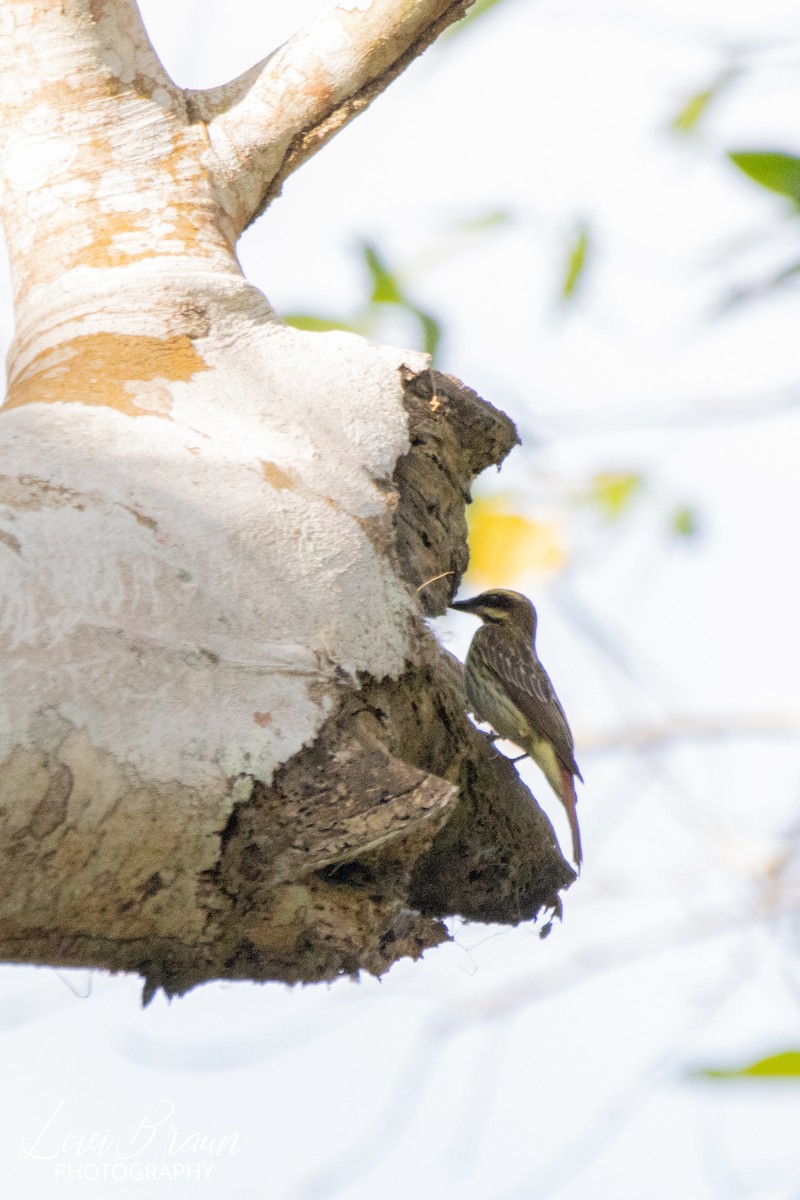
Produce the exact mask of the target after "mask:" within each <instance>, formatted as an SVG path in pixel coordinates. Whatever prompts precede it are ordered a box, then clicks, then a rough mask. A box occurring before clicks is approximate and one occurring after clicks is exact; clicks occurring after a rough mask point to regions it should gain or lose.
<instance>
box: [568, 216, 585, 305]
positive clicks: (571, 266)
mask: <svg viewBox="0 0 800 1200" xmlns="http://www.w3.org/2000/svg"><path fill="white" fill-rule="evenodd" d="M588 253H589V230H588V228H587V227H586V225H579V226H578V228H577V229H576V231H575V234H574V236H573V239H572V243H571V245H570V247H569V253H568V254H567V265H566V269H565V271H564V279H563V281H562V284H561V299H562V300H571V299H573V297H574V296H575V293H576V291H577V288H578V284H579V283H580V281H581V279H582V278H583V272H584V268H585V267H586V258H587V255H588Z"/></svg>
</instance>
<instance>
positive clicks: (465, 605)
mask: <svg viewBox="0 0 800 1200" xmlns="http://www.w3.org/2000/svg"><path fill="white" fill-rule="evenodd" d="M448 608H455V609H458V611H459V612H468V613H474V612H477V611H478V609H479V608H480V599H479V597H478V596H473V597H472V599H471V600H453V601H452V602H451V603H450V604H449V605H448Z"/></svg>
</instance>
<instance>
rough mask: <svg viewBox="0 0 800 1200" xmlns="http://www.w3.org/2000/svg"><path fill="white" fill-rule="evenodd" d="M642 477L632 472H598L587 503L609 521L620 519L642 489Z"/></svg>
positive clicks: (592, 483)
mask: <svg viewBox="0 0 800 1200" xmlns="http://www.w3.org/2000/svg"><path fill="white" fill-rule="evenodd" d="M642 483H643V481H642V477H641V475H637V474H635V473H634V472H632V471H600V472H598V474H597V475H595V477H594V479H593V480H592V482H591V486H590V489H589V497H588V499H589V502H590V503H591V504H593V505H594V506H595V507H596V508H599V509H600V510H601V511H602V512H603V514H604V516H606V517H608V519H609V520H610V521H614V520H617V518H618V517H621V516H622V514H623V513H624V512H625V510H626V509H627V508H629V507H630V504H631V502H632V501H633V498H634V496H635V495H636V494H637V492H639V491H640V489H641V487H642Z"/></svg>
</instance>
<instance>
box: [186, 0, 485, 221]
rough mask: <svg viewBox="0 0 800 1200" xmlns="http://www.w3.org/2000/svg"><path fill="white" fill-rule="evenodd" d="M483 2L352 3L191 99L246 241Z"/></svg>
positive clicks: (412, 0) (190, 94) (384, 0)
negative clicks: (287, 184)
mask: <svg viewBox="0 0 800 1200" xmlns="http://www.w3.org/2000/svg"><path fill="white" fill-rule="evenodd" d="M472 3H473V0H371V2H370V0H349V3H347V4H345V3H340V4H338V5H336V6H335V7H333V8H332V9H331V10H330V11H329V12H327V13H326V14H324V16H322V17H321V18H320V19H319V20H317V21H315V22H314V23H313V24H311V25H309V26H308V27H307V28H306V29H303V30H301V31H300V32H298V33H297V34H295V35H294V37H292V38H290V39H289V41H288V42H286V43H284V45H283V46H281V47H280V48H279V49H278V50H276V51H274V52H273V53H272V54H271V55H269V56H268V57H267V58H265V59H264V60H263V62H261V63H258V64H257V65H256V66H255V67H252V68H251V69H250V70H249V71H246V72H245V73H244V74H243V75H241V76H240V77H239V78H238V79H236V80H233V81H232V82H231V83H228V84H223V85H222V86H221V87H217V88H211V89H208V90H204V91H194V92H187V93H186V95H187V99H188V102H189V107H190V111H192V112H194V113H196V115H197V116H199V117H200V118H201V119H202V120H203V121H205V123H206V124H207V126H208V131H209V136H210V139H211V143H212V146H213V148H214V150H215V153H216V156H217V161H218V179H217V183H218V185H219V186H220V187H221V188H222V189H223V191H224V192H226V193H227V202H226V208H228V211H229V212H232V213H235V219H236V220H237V225H238V228H237V233H241V231H242V230H243V229H245V228H246V227H247V226H248V225H249V224H250V223H251V222H252V221H254V220H255V219H256V217H258V216H259V215H260V214H261V213H262V212H263V211H264V209H265V208H266V207H267V205H268V204H269V203H270V201H271V200H273V199H274V198H275V196H277V195H279V193H280V190H281V187H282V185H283V182H284V180H286V179H287V178H288V177H289V175H291V174H292V172H293V171H295V170H297V168H298V167H299V166H301V165H302V164H303V163H304V162H305V161H306V160H307V159H309V158H311V156H312V155H313V154H316V152H317V150H319V149H320V147H321V146H324V145H325V143H326V142H327V141H329V140H330V139H331V138H332V137H333V136H334V135H335V134H336V133H338V132H339V130H340V129H341V128H342V127H343V126H344V125H347V124H348V122H350V121H351V120H352V119H353V117H355V116H357V115H358V114H359V113H360V112H362V111H363V110H364V109H365V108H366V107H367V106H368V105H369V104H370V103H371V102H372V100H374V98H375V97H376V96H377V95H379V94H380V93H381V92H382V91H383V90H384V88H386V87H388V85H389V84H390V83H391V82H392V80H393V79H395V78H396V77H397V76H398V75H400V74H401V73H402V72H403V71H404V70H405V68H406V67H407V66H408V65H409V64H410V63H411V62H413V60H414V59H415V58H417V57H418V56H419V55H420V54H422V52H423V51H424V50H426V49H427V47H428V46H429V45H430V44H431V43H432V42H433V41H435V39H436V38H437V37H438V36H439V34H440V33H441V32H442V31H443V30H444V29H446V28H447V27H448V26H449V25H451V24H453V23H454V22H455V21H457V20H459V19H460V18H461V17H462V16H463V15H464V13H465V12H466V10H467V8H469V7H470V5H471V4H472Z"/></svg>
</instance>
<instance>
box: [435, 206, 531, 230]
mask: <svg viewBox="0 0 800 1200" xmlns="http://www.w3.org/2000/svg"><path fill="white" fill-rule="evenodd" d="M515 219H516V218H515V216H514V213H513V212H512V210H511V209H510V208H492V209H489V210H488V211H487V212H485V213H479V214H478V215H477V216H475V217H467V218H466V219H465V220H463V221H456V223H455V224H454V225H452V226H451V227H450V232H451V233H456V234H473V233H486V232H487V230H490V229H502V228H503V226H504V225H513V223H514V221H515Z"/></svg>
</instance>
